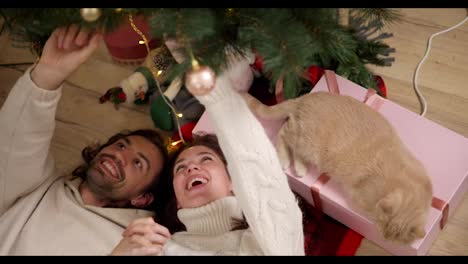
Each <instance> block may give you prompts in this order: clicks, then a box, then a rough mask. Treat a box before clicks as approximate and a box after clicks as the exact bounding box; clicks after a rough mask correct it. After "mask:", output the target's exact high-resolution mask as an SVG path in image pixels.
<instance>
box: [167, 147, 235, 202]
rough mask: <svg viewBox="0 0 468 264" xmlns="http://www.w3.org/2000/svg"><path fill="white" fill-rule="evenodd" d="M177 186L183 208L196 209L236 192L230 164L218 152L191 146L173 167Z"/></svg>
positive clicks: (175, 186) (176, 190)
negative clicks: (227, 165) (231, 177)
mask: <svg viewBox="0 0 468 264" xmlns="http://www.w3.org/2000/svg"><path fill="white" fill-rule="evenodd" d="M173 175H174V178H173V185H174V191H175V195H176V198H177V204H178V207H179V208H195V207H200V206H203V205H206V204H208V203H210V202H212V201H215V200H217V199H220V198H223V197H226V196H230V195H232V184H231V180H230V179H229V175H228V172H227V170H226V166H225V165H224V163H223V161H222V160H221V159H220V158H219V156H218V155H217V154H216V152H215V151H213V150H211V149H210V148H208V147H205V146H193V147H190V148H188V149H186V150H184V151H182V153H181V154H180V155H179V157H178V158H177V160H176V162H175V165H174V168H173Z"/></svg>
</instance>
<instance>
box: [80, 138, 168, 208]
mask: <svg viewBox="0 0 468 264" xmlns="http://www.w3.org/2000/svg"><path fill="white" fill-rule="evenodd" d="M162 163H163V157H162V154H161V153H160V151H159V150H158V148H157V147H156V146H155V145H154V144H152V143H151V142H150V141H149V140H147V139H146V138H144V137H142V136H128V137H126V138H122V139H119V140H118V141H116V142H115V143H113V144H112V145H109V146H107V147H105V148H103V149H102V150H101V151H100V152H99V153H98V154H97V155H96V157H95V158H94V159H93V161H92V162H91V166H90V168H89V169H88V171H87V179H86V180H87V182H88V184H89V187H90V189H91V190H92V191H93V193H95V194H97V195H99V196H100V197H103V198H107V199H110V200H112V201H130V200H132V199H135V198H137V197H138V196H139V195H141V194H143V192H144V191H145V189H146V188H147V187H148V186H149V185H150V184H151V183H152V182H153V181H154V180H155V179H156V177H159V174H160V172H161V170H162V168H163V164H162Z"/></svg>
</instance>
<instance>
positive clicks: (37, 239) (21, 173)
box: [0, 69, 152, 255]
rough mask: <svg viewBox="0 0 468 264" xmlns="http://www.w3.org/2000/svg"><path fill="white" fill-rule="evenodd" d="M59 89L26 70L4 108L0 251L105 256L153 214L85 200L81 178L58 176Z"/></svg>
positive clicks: (0, 114)
mask: <svg viewBox="0 0 468 264" xmlns="http://www.w3.org/2000/svg"><path fill="white" fill-rule="evenodd" d="M61 89H62V88H59V89H58V90H56V91H47V90H44V89H41V88H39V87H37V86H36V85H35V84H34V83H33V82H32V80H31V77H30V69H28V70H27V71H26V73H25V74H24V75H23V76H22V77H21V78H20V79H19V80H18V81H17V82H16V84H15V86H14V87H13V88H12V90H11V92H10V94H9V96H8V98H7V100H6V101H5V103H4V104H3V106H2V109H1V110H0V124H1V125H0V255H106V254H109V253H110V252H111V251H112V249H113V248H114V247H115V246H116V245H117V243H118V242H119V241H120V239H121V234H122V232H123V230H124V229H125V228H126V227H127V226H128V224H129V223H131V221H133V220H134V219H137V218H141V217H146V216H150V215H152V213H151V212H148V211H143V210H135V209H114V208H99V207H95V206H87V205H84V204H83V201H82V199H81V195H80V193H79V191H78V186H79V185H80V183H81V179H79V178H77V179H74V180H66V179H65V177H58V175H55V173H54V162H53V159H52V157H51V156H50V153H49V147H50V144H51V139H52V135H53V132H54V129H55V112H56V109H57V104H58V102H59V99H60V96H61V93H62V90H61ZM77 155H78V153H77Z"/></svg>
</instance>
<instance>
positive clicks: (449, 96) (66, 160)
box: [0, 8, 468, 255]
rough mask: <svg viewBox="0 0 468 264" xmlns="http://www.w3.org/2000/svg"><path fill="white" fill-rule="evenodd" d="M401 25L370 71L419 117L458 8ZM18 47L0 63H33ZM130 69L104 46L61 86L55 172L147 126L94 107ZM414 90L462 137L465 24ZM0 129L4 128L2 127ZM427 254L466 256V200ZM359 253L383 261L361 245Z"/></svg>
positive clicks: (13, 70)
mask: <svg viewBox="0 0 468 264" xmlns="http://www.w3.org/2000/svg"><path fill="white" fill-rule="evenodd" d="M402 12H403V14H404V17H403V21H402V22H401V23H399V24H394V25H389V26H387V27H386V28H385V31H386V32H391V33H393V34H394V36H393V37H392V38H390V39H388V40H387V41H386V42H387V43H388V44H389V45H390V46H391V47H394V48H396V53H395V54H394V56H395V59H396V61H395V63H394V64H393V65H392V66H391V67H383V68H382V67H371V69H372V70H373V71H374V72H375V73H376V74H379V75H381V76H382V77H383V79H384V81H385V83H386V85H387V89H388V94H389V98H390V99H391V100H393V101H395V102H397V103H399V104H400V105H402V106H404V107H406V108H408V109H410V110H411V111H414V112H418V113H419V112H420V107H419V102H418V100H417V97H416V94H415V92H414V90H413V88H412V78H413V74H414V70H415V69H416V66H417V64H418V62H419V60H420V59H421V58H422V56H423V55H424V52H425V50H426V43H427V40H428V38H429V36H430V35H431V34H433V33H435V32H438V31H441V30H443V29H446V28H448V27H450V26H452V25H455V24H457V23H458V22H459V21H461V20H462V19H463V18H464V17H465V16H466V11H465V9H462V8H461V9H446V8H444V9H435V8H434V9H433V8H431V9H402ZM34 59H35V58H34V56H33V55H32V54H31V53H30V52H29V51H28V50H25V49H20V48H14V47H12V46H11V42H10V41H9V40H8V39H7V38H6V37H5V35H3V36H0V64H2V65H3V64H9V63H22V62H31V61H34ZM26 67H27V66H15V67H5V66H2V67H0V106H1V105H2V104H3V102H4V100H5V98H6V96H7V94H8V92H9V91H10V88H11V87H12V86H13V84H14V83H15V81H16V80H17V79H18V78H19V77H20V76H21V75H22V73H23V72H24V70H25V69H26ZM135 68H136V67H134V66H122V65H118V64H116V63H113V62H112V60H111V58H110V56H109V54H108V52H107V49H106V47H105V45H104V44H102V45H101V49H100V50H99V51H98V52H97V53H95V54H94V55H93V57H92V58H91V59H90V60H89V61H88V62H87V63H86V64H84V65H83V66H82V67H80V68H79V69H78V71H77V72H76V73H75V74H74V75H73V76H72V77H71V78H70V79H69V80H68V82H67V83H66V85H65V89H64V90H63V96H62V100H61V102H60V105H59V107H58V113H57V118H56V119H57V126H56V133H55V136H54V138H53V142H52V148H51V150H52V152H53V154H54V155H55V159H56V162H57V166H58V169H60V170H61V171H63V172H69V171H70V170H71V169H73V168H74V166H76V165H77V164H79V163H80V155H79V153H80V151H81V149H82V148H83V147H84V146H86V145H88V144H90V143H92V142H94V141H96V140H98V141H102V140H105V139H107V137H108V136H110V135H112V134H114V133H116V132H118V131H120V130H122V129H136V128H142V127H145V128H152V127H153V125H152V122H151V119H150V116H149V114H148V113H149V112H148V109H147V107H146V106H132V107H121V108H120V109H119V110H116V109H115V108H114V107H113V106H112V105H111V104H110V103H106V104H99V102H98V98H99V97H100V96H101V95H102V94H103V93H104V92H105V91H106V90H107V89H108V88H110V87H112V86H115V85H117V84H118V83H119V82H120V80H122V79H123V78H126V77H127V76H129V75H130V74H131V73H132V72H133V70H134V69H135ZM419 76H420V77H419V84H420V89H421V92H422V93H423V94H424V95H425V97H426V99H427V101H428V112H427V115H426V117H427V118H429V119H431V120H433V121H435V122H437V123H439V124H441V125H443V126H445V127H447V128H449V129H452V130H453V131H455V132H457V133H459V134H462V135H464V136H465V137H468V23H465V24H464V25H462V26H461V27H459V28H457V29H455V30H453V31H450V32H448V33H446V34H443V35H440V36H438V37H436V38H435V39H434V40H433V43H432V49H431V52H430V55H429V57H428V59H427V60H426V63H425V64H424V66H423V67H422V69H421V71H420V75H419ZM1 125H4V124H1ZM455 210H456V211H455V214H454V216H453V217H452V218H451V219H450V220H449V222H448V224H447V225H446V227H445V229H444V230H443V231H442V232H441V234H440V236H439V238H438V239H437V240H436V241H435V243H434V244H433V246H432V248H431V249H430V251H429V254H430V255H468V195H467V194H465V196H464V200H463V201H462V203H461V204H460V206H459V207H458V208H457V209H455ZM357 254H358V255H389V253H388V252H386V251H385V250H383V249H381V248H380V247H378V246H376V245H375V244H373V243H372V242H370V241H368V240H364V241H363V243H362V244H361V246H360V248H359V250H358V252H357Z"/></svg>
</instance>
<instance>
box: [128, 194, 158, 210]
mask: <svg viewBox="0 0 468 264" xmlns="http://www.w3.org/2000/svg"><path fill="white" fill-rule="evenodd" d="M153 199H154V196H153V194H152V193H144V194H141V195H140V196H138V197H137V198H134V199H132V200H131V201H130V203H131V204H132V205H133V206H135V207H138V208H144V207H146V206H148V205H150V204H151V203H152V202H153Z"/></svg>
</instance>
